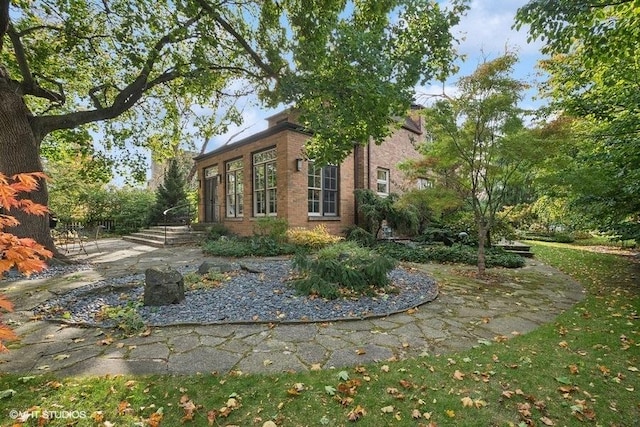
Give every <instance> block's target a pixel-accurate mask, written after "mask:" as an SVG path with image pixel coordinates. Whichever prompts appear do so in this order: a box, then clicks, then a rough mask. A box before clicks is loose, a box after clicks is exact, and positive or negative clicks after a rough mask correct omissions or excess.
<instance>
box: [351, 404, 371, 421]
mask: <svg viewBox="0 0 640 427" xmlns="http://www.w3.org/2000/svg"><path fill="white" fill-rule="evenodd" d="M365 415H367V411H366V410H365V409H364V408H363V407H362V406H360V405H358V406H356V407H355V408H354V409H353V410H351V411H349V413H348V414H347V419H348V420H349V421H358V420H359V419H360V418H362V417H364V416H365Z"/></svg>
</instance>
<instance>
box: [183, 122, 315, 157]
mask: <svg viewBox="0 0 640 427" xmlns="http://www.w3.org/2000/svg"><path fill="white" fill-rule="evenodd" d="M287 130H290V131H293V132H298V133H301V134H304V135H311V133H309V132H308V131H305V130H304V127H303V126H301V125H298V124H295V123H291V122H280V123H278V124H276V125H274V126H271V127H269V128H267V129H265V130H263V131H261V132H258V133H255V134H253V135H251V136H248V137H246V138H244V139H241V140H239V141H236V142H233V143H231V144H225V145H223V146H221V147H219V148H216V149H215V150H213V151H210V152H209V153H205V154H201V155H199V156H196V157H194V158H193V160H195V161H198V160H204V159H208V158H210V157H215V156H217V155H219V154H222V153H225V152H227V151H230V150H233V149H235V148H238V147H242V146H244V145H247V144H251V143H253V142H256V141H259V140H261V139H263V138H267V137H269V136H271V135H275V134H277V133H280V132H283V131H287Z"/></svg>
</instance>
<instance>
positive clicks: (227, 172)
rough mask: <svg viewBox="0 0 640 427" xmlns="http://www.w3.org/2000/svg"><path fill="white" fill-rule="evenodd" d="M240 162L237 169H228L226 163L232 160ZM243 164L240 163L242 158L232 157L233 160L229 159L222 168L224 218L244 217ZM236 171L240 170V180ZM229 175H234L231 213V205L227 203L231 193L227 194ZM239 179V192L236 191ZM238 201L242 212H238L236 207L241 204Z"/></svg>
mask: <svg viewBox="0 0 640 427" xmlns="http://www.w3.org/2000/svg"><path fill="white" fill-rule="evenodd" d="M238 161H239V162H240V167H239V168H237V169H232V170H229V169H228V165H229V164H232V163H233V162H238ZM243 167H244V165H243V163H242V158H239V159H234V160H230V161H228V162H226V163H225V166H224V169H225V194H224V200H225V201H224V202H225V205H226V206H225V217H226V218H242V217H244V200H243V198H244V169H243ZM238 172H240V178H241V179H240V180H238ZM229 175H233V177H234V180H233V182H234V186H233V187H234V188H233V197H234V202H235V203H233V205H232V206H233V213H230V208H231V205H229V196H230V195H231V194H229ZM239 181H240V187H241V188H242V190H241V191H240V193H238V191H237V190H238V182H239ZM240 201H242V202H243V203H242V212H240V213H238V212H237V211H238V207H239V206H240V205H241V204H240Z"/></svg>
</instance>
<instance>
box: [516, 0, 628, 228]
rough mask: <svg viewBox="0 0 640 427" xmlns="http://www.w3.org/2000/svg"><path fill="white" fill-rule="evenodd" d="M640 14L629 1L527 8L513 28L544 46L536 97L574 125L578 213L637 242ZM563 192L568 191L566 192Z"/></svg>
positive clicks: (563, 1) (563, 0) (564, 0)
mask: <svg viewBox="0 0 640 427" xmlns="http://www.w3.org/2000/svg"><path fill="white" fill-rule="evenodd" d="M639 18H640V8H638V2H637V1H633V0H619V1H615V2H605V1H584V0H582V1H574V0H560V1H554V2H549V1H542V0H534V1H530V2H528V3H527V4H526V5H525V6H523V7H522V8H520V9H519V10H518V13H517V15H516V26H517V27H521V26H523V25H529V34H530V36H531V39H541V40H543V41H544V42H545V45H544V47H543V53H545V54H547V55H548V58H546V59H545V60H543V61H541V64H540V65H541V68H542V69H543V70H544V71H545V72H546V73H547V75H548V79H547V81H546V82H545V83H544V84H543V85H542V87H541V90H542V92H543V94H544V95H545V96H547V97H548V98H549V99H550V100H551V101H552V103H551V106H550V110H552V112H553V113H555V114H556V115H557V114H563V115H565V116H568V117H571V118H573V119H574V122H573V127H572V132H573V136H572V139H573V140H574V141H577V146H576V148H578V150H576V152H575V156H574V157H573V158H572V161H571V162H570V163H569V165H568V166H570V169H569V170H568V172H570V173H569V176H570V178H569V179H567V181H569V180H570V181H571V182H572V184H575V185H574V186H573V188H572V193H573V194H572V195H571V199H572V203H573V205H574V208H575V209H579V210H581V211H582V212H585V213H588V214H589V215H591V216H592V217H593V219H595V220H596V221H597V222H599V223H600V225H601V226H603V227H604V228H607V229H609V230H617V231H620V230H627V231H632V230H635V232H633V231H632V233H631V234H632V235H631V236H628V237H633V235H635V236H636V237H638V238H640V222H639V220H640V184H639V183H640V166H639V165H640V108H638V105H640V95H639V94H640V90H639V89H640V86H639V84H638V72H637V69H638V57H639V56H640V46H639V45H638V43H637V40H639V39H640V26H638V19H639ZM566 188H569V186H568V185H567V186H566Z"/></svg>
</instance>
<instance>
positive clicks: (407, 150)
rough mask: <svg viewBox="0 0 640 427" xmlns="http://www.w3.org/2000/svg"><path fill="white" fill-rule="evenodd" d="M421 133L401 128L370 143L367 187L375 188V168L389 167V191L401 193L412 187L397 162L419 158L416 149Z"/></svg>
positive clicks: (420, 140) (411, 183)
mask: <svg viewBox="0 0 640 427" xmlns="http://www.w3.org/2000/svg"><path fill="white" fill-rule="evenodd" d="M423 138H424V137H423V135H421V134H416V133H415V132H413V131H411V130H408V129H405V128H401V129H399V130H398V131H396V132H395V133H394V134H393V135H391V136H390V137H389V138H388V139H386V140H385V141H384V142H383V143H382V144H380V145H376V144H374V143H371V144H370V150H369V151H368V153H369V154H370V158H369V173H368V174H367V175H368V176H366V177H365V179H367V178H368V180H367V183H368V188H370V189H372V190H374V191H375V190H376V184H377V173H376V169H377V168H379V167H380V168H384V169H389V180H390V185H389V187H390V188H389V192H390V193H403V192H404V191H407V190H408V189H410V188H413V187H414V183H413V182H412V181H410V180H408V179H407V177H406V175H405V173H404V172H403V171H401V170H400V169H399V168H398V164H400V163H401V162H403V161H405V160H407V159H416V158H420V156H421V155H420V153H419V152H418V151H417V150H416V148H415V147H416V146H417V144H418V143H420V142H422V140H423Z"/></svg>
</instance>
